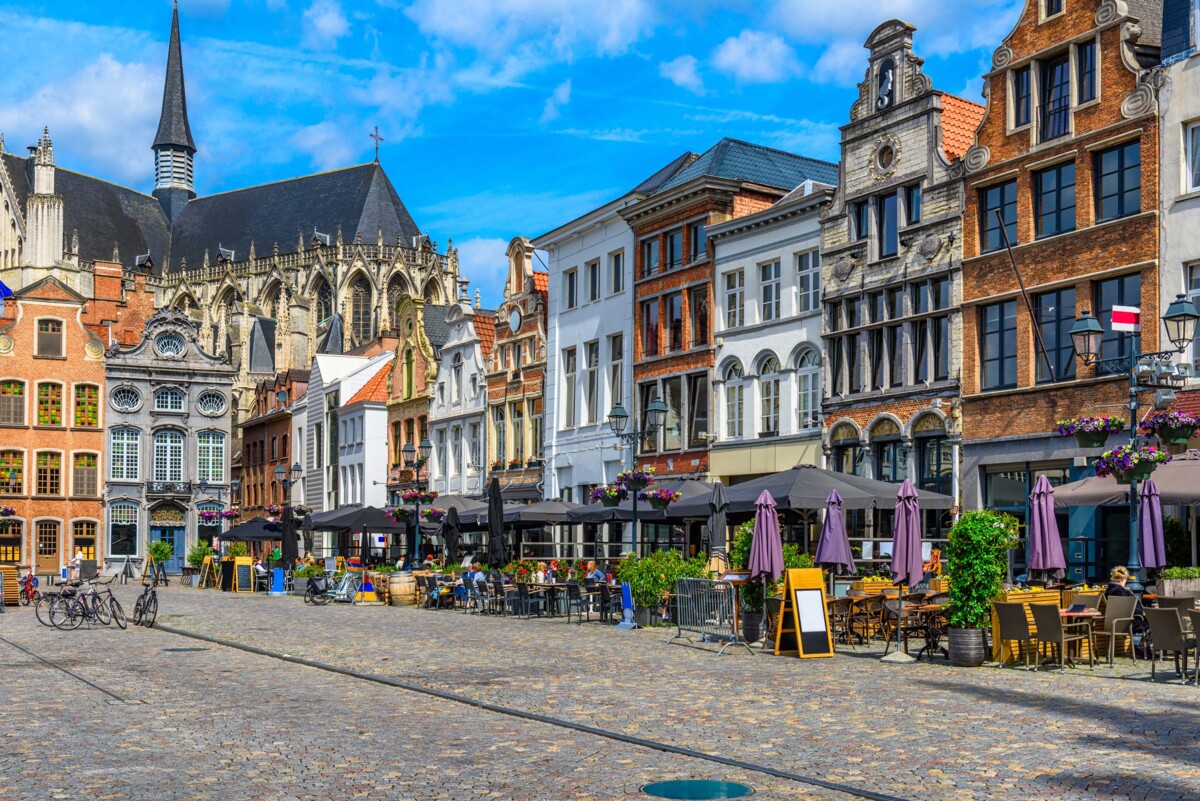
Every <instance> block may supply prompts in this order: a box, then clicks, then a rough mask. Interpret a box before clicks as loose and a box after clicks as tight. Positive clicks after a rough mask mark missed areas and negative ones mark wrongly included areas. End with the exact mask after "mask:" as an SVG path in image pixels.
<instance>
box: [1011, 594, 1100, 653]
mask: <svg viewBox="0 0 1200 801" xmlns="http://www.w3.org/2000/svg"><path fill="white" fill-rule="evenodd" d="M995 600H997V601H1004V602H1012V603H1021V604H1025V619H1026V620H1028V621H1029V627H1030V630H1031V631H1032V630H1033V612H1032V611H1030V609H1029V604H1054V605H1055V606H1057V607H1059V608H1060V609H1061V608H1062V593H1060V592H1059V591H1058V590H1034V591H1033V592H1016V591H1010V592H1005V593H1001V594H1000V596H999V597H997V598H996V599H995ZM1079 653H1080V655H1081V656H1082V657H1083V658H1085V659H1086V658H1087V655H1088V654H1087V643H1086V642H1085V643H1083V645H1082V647H1081V648H1080V651H1079ZM1017 659H1018V652H1017V644H1016V643H1015V642H1006V643H1004V648H1003V649H1001V647H1000V618H999V617H998V616H997V615H996V609H995V607H993V608H992V661H993V662H1000V661H1003V662H1009V661H1016V660H1017Z"/></svg>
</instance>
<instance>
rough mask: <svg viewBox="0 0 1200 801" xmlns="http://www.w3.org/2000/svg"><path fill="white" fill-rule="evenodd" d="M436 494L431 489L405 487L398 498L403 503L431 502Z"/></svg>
mask: <svg viewBox="0 0 1200 801" xmlns="http://www.w3.org/2000/svg"><path fill="white" fill-rule="evenodd" d="M437 495H438V494H437V493H436V492H433V491H431V490H416V489H407V490H404V492H401V493H400V500H402V501H404V502H405V503H433V502H434V500H435V499H436V498H437Z"/></svg>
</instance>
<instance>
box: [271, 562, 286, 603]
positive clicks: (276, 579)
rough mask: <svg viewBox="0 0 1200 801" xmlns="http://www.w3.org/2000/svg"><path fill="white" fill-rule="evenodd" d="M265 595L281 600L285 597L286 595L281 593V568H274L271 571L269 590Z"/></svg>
mask: <svg viewBox="0 0 1200 801" xmlns="http://www.w3.org/2000/svg"><path fill="white" fill-rule="evenodd" d="M267 595H271V596H274V597H276V598H282V597H283V596H284V595H287V593H285V592H284V591H283V568H282V567H277V568H274V569H273V570H272V571H271V589H270V590H269V591H268V592H267Z"/></svg>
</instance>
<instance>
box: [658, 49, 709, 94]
mask: <svg viewBox="0 0 1200 801" xmlns="http://www.w3.org/2000/svg"><path fill="white" fill-rule="evenodd" d="M698 65H699V62H698V61H696V57H695V56H680V57H679V58H675V59H672V60H670V61H664V62H663V63H661V64H659V65H658V74H659V75H661V76H662V77H664V78H666V79H667V80H668V81H670V82H671V83H673V84H675V85H676V86H678V87H680V88H682V89H687V90H688V91H689V92H691V93H692V94H696V95H702V94H704V81H703V79H701V77H700V74H699V72H698V71H697V67H698Z"/></svg>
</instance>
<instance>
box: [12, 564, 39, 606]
mask: <svg viewBox="0 0 1200 801" xmlns="http://www.w3.org/2000/svg"><path fill="white" fill-rule="evenodd" d="M37 586H38V578H37V576H35V575H33V568H29V572H28V573H26V574H25V577H24V578H22V579H21V585H20V591H19V592H18V593H17V600H18V601H19V602H20V604H21V606H29V605H30V604H36V603H37V602H38V601H40V600H41V599H42V593H41V592H39V591H38V588H37Z"/></svg>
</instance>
